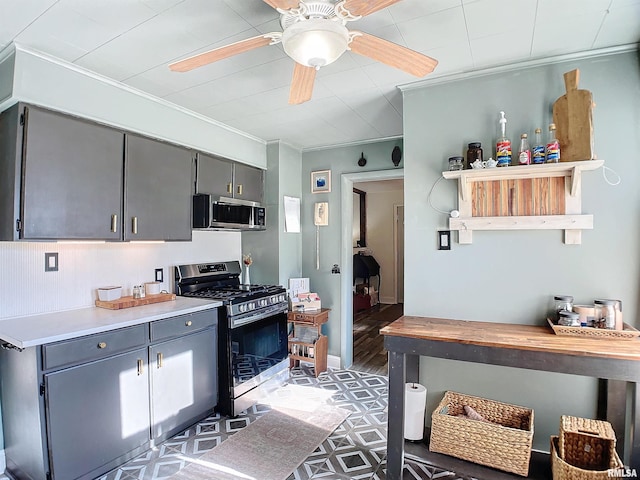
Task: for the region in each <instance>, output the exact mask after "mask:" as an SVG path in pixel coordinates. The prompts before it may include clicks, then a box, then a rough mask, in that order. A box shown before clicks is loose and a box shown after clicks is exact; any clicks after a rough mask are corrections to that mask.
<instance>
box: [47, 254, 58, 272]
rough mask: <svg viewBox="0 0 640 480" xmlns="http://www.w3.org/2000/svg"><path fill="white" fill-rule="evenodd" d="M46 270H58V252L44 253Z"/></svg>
mask: <svg viewBox="0 0 640 480" xmlns="http://www.w3.org/2000/svg"><path fill="white" fill-rule="evenodd" d="M44 271H45V272H57V271H58V252H45V254H44Z"/></svg>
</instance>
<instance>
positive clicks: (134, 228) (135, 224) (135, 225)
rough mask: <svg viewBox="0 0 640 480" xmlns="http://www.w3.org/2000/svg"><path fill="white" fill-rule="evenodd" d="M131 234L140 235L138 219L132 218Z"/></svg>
mask: <svg viewBox="0 0 640 480" xmlns="http://www.w3.org/2000/svg"><path fill="white" fill-rule="evenodd" d="M131 233H133V234H134V235H137V234H138V217H131Z"/></svg>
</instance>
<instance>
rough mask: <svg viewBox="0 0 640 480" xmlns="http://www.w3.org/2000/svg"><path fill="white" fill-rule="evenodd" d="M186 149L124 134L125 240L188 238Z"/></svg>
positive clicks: (188, 160) (188, 163)
mask: <svg viewBox="0 0 640 480" xmlns="http://www.w3.org/2000/svg"><path fill="white" fill-rule="evenodd" d="M192 164H193V157H192V153H191V151H190V150H188V149H186V148H183V147H179V146H177V145H172V144H169V143H164V142H161V141H158V140H154V139H151V138H146V137H140V136H138V135H132V134H127V135H126V155H125V202H124V239H125V240H186V241H189V240H191V181H192Z"/></svg>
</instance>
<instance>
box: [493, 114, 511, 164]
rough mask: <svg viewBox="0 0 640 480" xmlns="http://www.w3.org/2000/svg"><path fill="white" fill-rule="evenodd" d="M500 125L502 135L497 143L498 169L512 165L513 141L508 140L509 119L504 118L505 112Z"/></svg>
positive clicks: (499, 122) (499, 135)
mask: <svg viewBox="0 0 640 480" xmlns="http://www.w3.org/2000/svg"><path fill="white" fill-rule="evenodd" d="M498 124H499V126H500V129H499V131H500V133H499V134H498V141H497V142H496V160H497V161H498V167H508V166H509V164H510V163H511V140H509V139H508V138H507V119H506V118H505V116H504V112H500V120H498Z"/></svg>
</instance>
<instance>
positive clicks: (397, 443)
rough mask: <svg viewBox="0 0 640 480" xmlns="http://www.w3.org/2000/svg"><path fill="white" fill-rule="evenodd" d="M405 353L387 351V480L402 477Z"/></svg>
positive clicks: (397, 479) (398, 479)
mask: <svg viewBox="0 0 640 480" xmlns="http://www.w3.org/2000/svg"><path fill="white" fill-rule="evenodd" d="M405 383H406V365H405V355H404V354H403V353H398V352H389V407H388V410H389V413H388V419H387V477H386V478H387V480H400V479H401V478H402V464H403V462H404V385H405Z"/></svg>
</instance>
